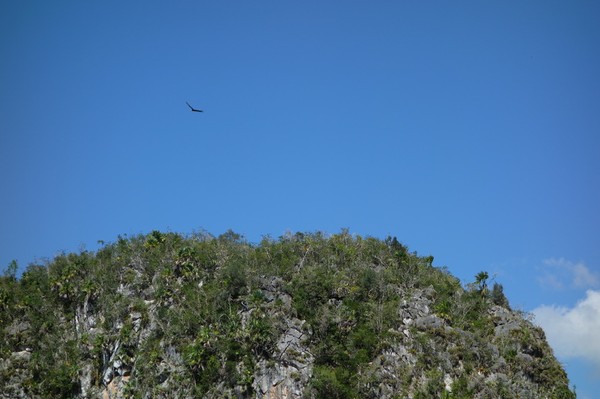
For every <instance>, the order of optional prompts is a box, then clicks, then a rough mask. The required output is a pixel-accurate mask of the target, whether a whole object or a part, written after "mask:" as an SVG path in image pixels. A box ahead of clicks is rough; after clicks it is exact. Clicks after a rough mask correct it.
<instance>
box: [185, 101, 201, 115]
mask: <svg viewBox="0 0 600 399" xmlns="http://www.w3.org/2000/svg"><path fill="white" fill-rule="evenodd" d="M185 103H186V104H187V106H188V107H190V109H191V110H192V112H204V111H202V110H201V109H196V108H194V107H192V106H191V105H190V103H188V102H187V101H186V102H185Z"/></svg>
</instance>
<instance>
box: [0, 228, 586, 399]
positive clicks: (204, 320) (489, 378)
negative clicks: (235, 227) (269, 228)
mask: <svg viewBox="0 0 600 399" xmlns="http://www.w3.org/2000/svg"><path fill="white" fill-rule="evenodd" d="M488 283H489V276H488V274H487V273H486V272H481V273H479V274H477V276H475V278H474V281H473V282H471V283H469V284H465V285H463V284H461V282H460V281H459V280H458V279H457V278H455V277H453V276H452V275H451V274H450V273H449V272H448V271H447V270H446V269H444V268H439V267H435V266H433V257H431V256H426V257H420V256H418V255H417V254H416V253H411V252H409V251H408V249H407V248H406V247H405V246H404V245H402V244H401V243H400V242H398V240H397V239H396V238H392V237H390V238H387V239H385V240H381V239H377V238H372V237H366V238H363V237H360V236H358V235H352V234H350V233H349V232H348V231H345V230H343V231H342V232H340V233H339V234H334V235H325V234H322V233H296V234H286V235H285V236H283V237H280V238H278V239H272V238H268V237H267V238H264V239H263V240H262V241H261V242H260V243H257V244H256V243H255V244H253V243H249V242H247V241H246V240H244V238H243V237H242V236H240V235H238V234H236V233H234V232H232V231H228V232H226V233H225V234H222V235H220V236H218V237H215V236H212V235H210V234H207V233H197V234H191V235H181V234H176V233H171V232H167V233H164V232H159V231H153V232H151V233H150V234H147V235H139V236H135V237H119V238H118V239H117V240H116V241H115V242H114V243H110V244H103V246H102V248H100V249H99V250H97V251H95V252H90V251H81V252H80V253H64V254H61V255H59V256H57V257H55V258H54V259H53V260H51V261H48V262H45V264H42V265H39V264H32V265H29V266H28V267H27V268H26V270H25V271H24V272H23V274H22V275H20V276H17V265H16V263H12V264H11V265H9V266H8V267H7V269H6V270H5V272H4V275H3V276H2V277H0V334H1V335H2V337H1V339H0V398H11V399H12V398H140V399H141V398H270V399H274V398H327V399H333V398H390V399H391V398H413V399H417V398H536V399H537V398H574V397H575V394H574V393H573V392H572V391H571V390H570V389H569V385H568V379H567V376H566V374H565V372H564V370H563V368H562V366H561V365H560V363H559V362H558V361H557V360H556V358H555V357H554V355H553V353H552V350H551V348H550V347H549V345H548V343H547V341H546V339H545V336H544V332H543V331H542V330H541V329H540V328H539V327H537V326H535V325H534V324H532V323H531V321H530V320H529V319H528V317H527V315H525V314H523V313H522V312H518V311H514V310H512V309H511V308H510V306H509V303H508V300H507V298H506V297H505V295H504V293H503V290H502V286H501V285H499V284H497V283H494V284H493V285H492V286H491V287H490V286H488Z"/></svg>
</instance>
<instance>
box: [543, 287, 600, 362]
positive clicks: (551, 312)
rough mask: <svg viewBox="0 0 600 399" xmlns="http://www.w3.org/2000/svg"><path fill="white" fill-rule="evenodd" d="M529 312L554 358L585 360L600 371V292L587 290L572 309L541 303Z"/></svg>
mask: <svg viewBox="0 0 600 399" xmlns="http://www.w3.org/2000/svg"><path fill="white" fill-rule="evenodd" d="M532 313H533V314H534V315H535V322H536V323H537V324H539V325H540V326H541V327H542V328H543V329H544V331H545V332H546V336H547V338H548V342H549V343H550V345H551V346H552V348H554V350H555V352H556V355H557V356H558V357H562V358H582V359H586V360H588V361H591V362H592V363H593V364H594V365H595V366H596V368H597V370H600V291H595V290H588V291H587V292H586V298H585V299H583V300H582V301H580V302H578V303H577V304H576V305H575V306H574V307H573V308H567V307H558V306H548V305H542V306H539V307H538V308H536V309H534V310H533V311H532Z"/></svg>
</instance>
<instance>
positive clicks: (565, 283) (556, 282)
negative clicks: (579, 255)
mask: <svg viewBox="0 0 600 399" xmlns="http://www.w3.org/2000/svg"><path fill="white" fill-rule="evenodd" d="M543 263H544V272H543V274H541V275H540V276H539V277H538V282H539V283H540V284H541V285H542V286H545V287H549V288H552V289H557V290H560V289H564V288H566V287H570V288H575V289H586V288H596V287H600V274H599V273H597V272H594V271H591V270H590V269H589V268H588V267H587V266H586V265H585V263H583V262H572V261H570V260H567V259H565V258H558V259H556V258H550V259H546V260H544V262H543Z"/></svg>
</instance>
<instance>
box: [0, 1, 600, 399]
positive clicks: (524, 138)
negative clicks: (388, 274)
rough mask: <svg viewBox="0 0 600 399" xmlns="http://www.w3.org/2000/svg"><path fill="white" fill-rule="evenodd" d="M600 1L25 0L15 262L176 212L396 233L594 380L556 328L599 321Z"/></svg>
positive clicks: (1, 19) (13, 168)
mask: <svg viewBox="0 0 600 399" xmlns="http://www.w3.org/2000/svg"><path fill="white" fill-rule="evenodd" d="M599 19H600V5H598V3H597V2H593V1H568V2H567V1H527V2H519V1H490V2H480V1H459V2H442V1H431V2H415V1H381V2H360V1H344V2H342V1H330V2H322V1H304V2H288V1H263V2H252V3H250V2H242V1H231V2H208V1H194V2H192V1H177V2H158V1H145V2H139V1H138V2H135V1H131V2H117V1H104V2H101V3H97V4H88V3H83V2H75V1H56V2H45V1H28V2H4V3H2V4H1V5H0V59H2V62H1V63H0V88H1V89H0V182H1V184H2V202H1V203H0V220H1V223H0V266H2V267H4V266H5V265H7V264H8V263H9V262H10V261H11V260H12V259H16V260H17V261H18V262H19V265H20V268H21V269H23V268H25V267H26V265H27V264H28V263H30V262H33V261H40V260H43V259H44V258H52V257H53V256H54V255H55V254H56V253H57V252H58V251H61V250H64V251H77V250H79V249H80V248H87V249H91V250H93V249H95V248H97V247H98V243H97V242H98V240H104V241H109V242H110V241H114V240H115V239H116V238H117V236H118V235H119V234H121V235H123V234H128V235H134V234H137V233H146V232H149V231H151V230H153V229H159V230H169V231H176V232H182V233H191V232H193V231H198V230H206V231H208V232H210V233H213V234H220V233H222V232H224V231H226V230H227V229H230V228H231V229H233V230H234V231H236V232H238V233H241V234H243V235H244V236H245V237H246V238H247V239H249V240H250V241H259V240H260V238H261V237H262V236H264V235H271V236H273V237H278V236H280V235H282V234H284V233H285V232H286V231H316V230H320V231H324V232H328V233H336V232H339V230H340V229H341V228H349V229H350V231H351V232H353V233H356V234H360V235H363V236H375V237H380V238H384V237H385V236H387V235H388V234H389V235H393V236H397V237H398V239H399V240H400V241H402V242H403V243H404V244H406V245H407V246H408V247H409V248H410V249H411V250H414V251H417V252H418V253H419V254H422V255H429V254H431V255H433V256H434V257H435V261H434V264H436V265H438V266H447V267H448V268H449V270H450V271H451V272H452V273H453V274H455V275H456V276H458V277H460V278H461V279H462V280H463V281H464V282H465V283H466V282H469V281H472V280H473V276H474V275H475V274H476V273H477V272H479V271H481V270H487V271H488V272H490V274H492V275H494V276H495V278H496V281H498V282H500V283H502V284H503V285H504V288H505V292H506V294H507V295H508V297H509V300H510V302H511V304H512V305H513V306H514V307H517V308H520V309H523V310H526V311H534V313H535V314H536V315H537V314H538V313H536V312H538V311H540V310H542V312H541V313H540V314H542V315H543V317H542V318H541V319H540V320H539V322H540V324H544V328H545V329H546V330H547V332H548V336H549V340H550V342H551V344H552V345H553V346H554V348H555V351H556V353H557V355H558V356H559V358H560V359H561V360H562V361H563V362H564V363H565V365H566V366H567V371H568V372H569V376H570V378H571V381H572V383H574V384H576V385H577V391H578V394H579V397H580V398H586V397H590V398H591V397H592V396H591V395H592V393H594V392H598V391H600V383H598V382H597V381H598V380H600V378H598V374H597V373H598V371H599V370H600V355H598V356H597V357H593V358H589V357H586V356H582V355H581V353H580V352H578V351H577V350H574V349H573V348H568V347H565V346H564V345H562V344H561V342H564V338H565V337H568V334H569V332H568V331H565V329H561V328H558V327H557V326H560V325H562V324H561V323H564V322H565V320H570V319H569V317H572V316H573V315H575V314H576V313H577V312H579V311H582V309H584V310H585V309H587V310H586V311H587V313H586V314H587V315H588V316H589V315H590V314H591V316H590V317H592V321H593V322H596V321H598V320H600V304H597V303H596V301H595V298H596V297H595V294H596V293H599V292H600V278H599V277H598V276H599V273H600V238H599V237H600V235H599V234H598V227H599V226H600V208H599V206H598V204H600V184H599V183H600V177H599V172H600V157H599V156H598V153H599V150H600V129H599V128H600V79H599V77H598V76H599V71H600V51H598V49H599V48H600V25H598V23H597V21H598V20H599ZM185 101H189V102H190V103H191V104H192V105H194V106H195V107H198V108H202V109H204V110H205V112H204V113H202V114H198V113H192V112H190V111H189V109H188V108H187V106H186V104H185ZM590 309H591V310H590ZM569 312H571V313H569ZM590 312H591V313H590ZM594 317H595V318H594ZM588 318H589V317H588ZM542 320H543V321H542ZM586 320H587V319H586ZM584 327H585V326H584ZM584 327H582V328H584ZM551 331H552V333H550V332H551ZM578 339H581V338H578ZM587 339H588V340H589V341H594V339H593V338H589V337H588V338H587ZM592 344H594V342H590V345H592ZM594 353H596V354H597V353H598V352H594ZM594 373H596V374H594Z"/></svg>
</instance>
